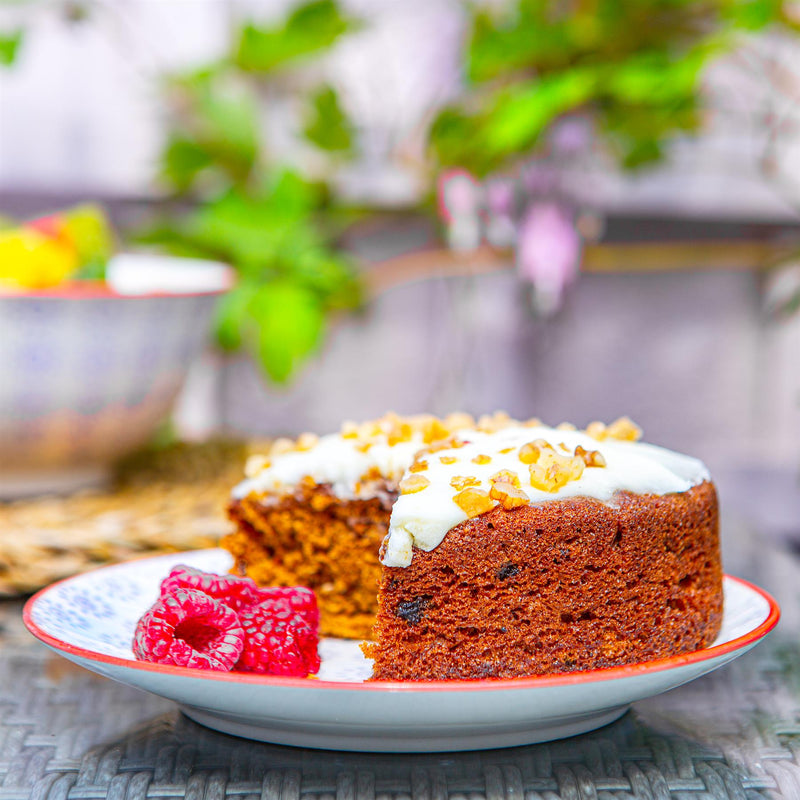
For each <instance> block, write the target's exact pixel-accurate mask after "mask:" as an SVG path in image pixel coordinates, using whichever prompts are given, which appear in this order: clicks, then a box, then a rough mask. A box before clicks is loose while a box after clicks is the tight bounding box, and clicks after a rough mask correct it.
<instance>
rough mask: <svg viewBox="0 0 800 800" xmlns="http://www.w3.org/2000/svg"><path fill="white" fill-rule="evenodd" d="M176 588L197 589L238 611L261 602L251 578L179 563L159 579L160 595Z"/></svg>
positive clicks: (164, 594) (169, 592)
mask: <svg viewBox="0 0 800 800" xmlns="http://www.w3.org/2000/svg"><path fill="white" fill-rule="evenodd" d="M176 589H197V590H198V591H200V592H203V594H207V595H208V596H209V597H213V598H214V599H215V600H219V601H220V602H221V603H224V604H225V605H226V606H228V608H232V609H233V610H234V611H239V610H241V609H243V608H247V607H248V606H252V605H255V604H256V603H260V602H261V599H262V598H261V592H260V590H259V588H258V587H257V586H256V583H255V581H254V580H252V579H251V578H237V577H236V576H234V575H214V574H213V573H211V572H201V571H200V570H199V569H194V568H192V567H187V566H186V565H185V564H179V565H178V566H177V567H173V569H172V571H171V572H170V573H169V575H168V576H167V577H166V578H164V580H163V581H161V596H162V597H165V596H166V595H168V594H172V593H173V592H174V591H175V590H176Z"/></svg>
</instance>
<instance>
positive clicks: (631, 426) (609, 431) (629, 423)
mask: <svg viewBox="0 0 800 800" xmlns="http://www.w3.org/2000/svg"><path fill="white" fill-rule="evenodd" d="M606 436H608V438H609V439H619V440H620V441H623V442H636V441H638V440H639V439H640V438H641V436H642V429H641V428H640V427H639V426H638V425H637V424H636V423H635V422H633V420H631V419H629V418H628V417H620V418H619V419H617V420H614V422H612V423H611V424H610V425H609V426H608V428H606Z"/></svg>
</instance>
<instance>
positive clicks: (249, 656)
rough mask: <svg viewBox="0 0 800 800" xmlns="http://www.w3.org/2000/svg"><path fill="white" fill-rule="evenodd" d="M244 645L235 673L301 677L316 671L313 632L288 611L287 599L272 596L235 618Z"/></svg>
mask: <svg viewBox="0 0 800 800" xmlns="http://www.w3.org/2000/svg"><path fill="white" fill-rule="evenodd" d="M239 618H240V620H241V622H242V627H243V628H244V635H245V643H244V650H243V651H242V655H241V658H240V659H239V661H238V663H237V664H236V667H235V668H234V669H235V670H236V671H237V672H257V673H261V674H267V675H291V676H294V677H297V678H305V677H306V676H307V675H308V674H309V673H314V672H318V671H319V667H320V660H319V655H318V654H317V644H318V642H319V637H318V636H317V632H316V629H315V628H313V627H312V626H311V625H309V624H308V622H307V621H306V620H305V619H304V618H303V617H302V616H301V615H300V614H299V613H298V612H296V611H295V609H293V608H292V605H291V602H290V600H289V598H286V597H276V598H273V599H270V600H266V601H265V602H263V603H261V604H260V605H257V606H253V607H252V608H248V609H245V610H244V611H242V612H241V613H240V615H239Z"/></svg>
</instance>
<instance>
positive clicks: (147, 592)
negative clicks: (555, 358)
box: [24, 550, 780, 752]
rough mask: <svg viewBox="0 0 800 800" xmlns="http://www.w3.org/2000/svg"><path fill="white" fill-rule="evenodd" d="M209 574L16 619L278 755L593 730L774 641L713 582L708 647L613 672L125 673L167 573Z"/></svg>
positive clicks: (209, 562)
mask: <svg viewBox="0 0 800 800" xmlns="http://www.w3.org/2000/svg"><path fill="white" fill-rule="evenodd" d="M179 563H183V564H189V565H191V566H194V567H197V568H199V569H202V570H206V571H210V572H217V573H222V572H226V571H227V570H228V569H229V567H230V556H229V555H228V554H227V553H226V552H225V551H223V550H202V551H198V552H193V553H180V554H175V555H167V556H158V557H155V558H147V559H142V560H139V561H131V562H127V563H125V564H119V565H116V566H112V567H104V568H102V569H98V570H95V571H94V572H89V573H86V574H83V575H78V576H76V577H74V578H69V579H67V580H65V581H61V582H60V583H56V584H54V585H53V586H50V587H49V588H47V589H43V590H42V591H41V592H39V593H38V594H37V595H35V596H34V597H32V598H31V599H30V600H29V601H28V603H27V605H26V606H25V611H24V618H25V624H26V625H27V627H28V629H29V630H30V631H31V633H33V635H34V636H36V637H37V638H39V639H40V640H41V641H42V642H44V643H45V644H46V645H48V646H49V647H51V648H53V649H54V650H56V651H57V652H59V653H60V654H61V655H63V656H65V657H66V658H68V659H70V660H71V661H74V662H75V663H76V664H80V665H81V666H83V667H86V668H87V669H90V670H93V671H94V672H98V673H100V674H101V675H105V676H106V677H109V678H113V679H114V680H117V681H120V682H122V683H126V684H129V685H131V686H135V687H138V688H140V689H145V690H146V691H148V692H153V693H154V694H157V695H161V696H162V697H167V698H169V699H171V700H174V701H175V702H177V703H178V704H179V706H180V707H181V709H182V710H183V712H184V713H185V714H187V716H189V717H191V718H192V719H194V720H196V721H197V722H200V723H202V724H204V725H207V726H208V727H211V728H216V729H217V730H220V731H224V732H225V733H232V734H235V735H238V736H245V737H249V738H252V739H260V740H262V741H268V742H275V743H277V744H288V745H298V746H302V747H318V748H330V749H339V750H364V751H373V752H421V751H446V750H470V749H479V748H491V747H510V746H514V745H521V744H530V743H533V742H541V741H547V740H549V739H558V738H561V737H564V736H571V735H574V734H577V733H584V732H585V731H589V730H592V729H594V728H598V727H600V726H601V725H605V724H607V723H609V722H612V721H613V720H615V719H617V718H618V717H620V716H621V715H622V714H623V713H624V712H625V711H626V710H627V708H628V706H629V705H630V704H631V703H633V702H635V701H636V700H641V699H643V698H645V697H650V696H652V695H655V694H659V693H660V692H664V691H666V690H667V689H672V688H674V687H676V686H679V685H680V684H682V683H686V682H687V681H690V680H692V679H694V678H697V677H699V676H700V675H703V674H705V673H707V672H710V671H711V670H714V669H716V668H717V667H721V666H722V665H723V664H726V663H727V662H728V661H731V660H732V659H734V658H736V657H737V656H739V655H741V654H742V653H744V652H746V651H747V650H749V649H750V648H751V647H753V646H754V645H755V644H756V643H757V642H758V641H759V640H760V639H762V638H763V637H764V636H765V635H766V634H767V633H769V631H770V630H772V628H774V627H775V625H776V623H777V621H778V617H779V615H780V612H779V610H778V606H777V604H776V603H775V601H774V600H773V599H772V598H771V597H770V596H769V595H768V594H766V593H765V592H763V591H762V590H761V589H758V588H757V587H755V586H752V585H751V584H749V583H747V582H745V581H743V580H740V579H738V578H731V577H727V576H726V578H725V613H724V619H723V624H722V631H721V632H720V635H719V637H718V638H717V640H716V641H715V642H714V644H713V646H712V647H709V648H706V649H703V650H698V651H696V652H693V653H687V654H684V655H680V656H675V657H673V658H668V659H663V660H659V661H650V662H647V663H643V664H634V665H629V666H625V667H614V668H612V669H603V670H594V671H591V672H574V673H570V674H564V675H554V676H545V677H538V678H517V679H514V680H481V681H441V682H405V683H388V682H377V681H376V682H370V683H364V682H363V681H364V679H365V678H366V677H367V676H368V675H369V673H370V665H369V663H368V662H367V661H366V660H365V659H364V657H363V656H362V655H361V652H360V650H359V648H358V643H357V642H349V641H344V640H337V639H326V640H323V642H322V643H321V646H320V654H321V656H322V669H321V671H320V674H319V679H318V680H314V679H299V678H280V677H270V676H250V675H247V676H245V675H238V674H231V673H221V672H205V671H201V670H194V669H185V668H182V667H172V666H163V665H160V664H149V663H145V662H142V661H136V660H135V659H134V658H133V654H132V652H131V637H132V635H133V630H134V627H135V625H136V621H137V619H138V618H139V617H140V616H141V614H142V613H143V612H144V611H145V610H146V609H147V608H148V607H149V606H150V605H151V604H152V603H153V602H154V601H155V599H156V597H157V596H158V586H159V583H160V581H161V579H162V578H164V577H165V576H166V575H167V573H168V572H169V570H170V569H171V567H172V566H174V565H175V564H179Z"/></svg>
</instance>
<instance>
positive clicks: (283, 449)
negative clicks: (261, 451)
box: [269, 437, 295, 456]
mask: <svg viewBox="0 0 800 800" xmlns="http://www.w3.org/2000/svg"><path fill="white" fill-rule="evenodd" d="M294 449H295V445H294V442H293V441H292V440H291V439H287V438H285V437H281V438H280V439H276V440H275V441H274V442H273V443H272V447H271V448H270V450H269V454H270V455H271V456H281V455H283V454H284V453H291V452H292V451H293V450H294Z"/></svg>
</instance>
